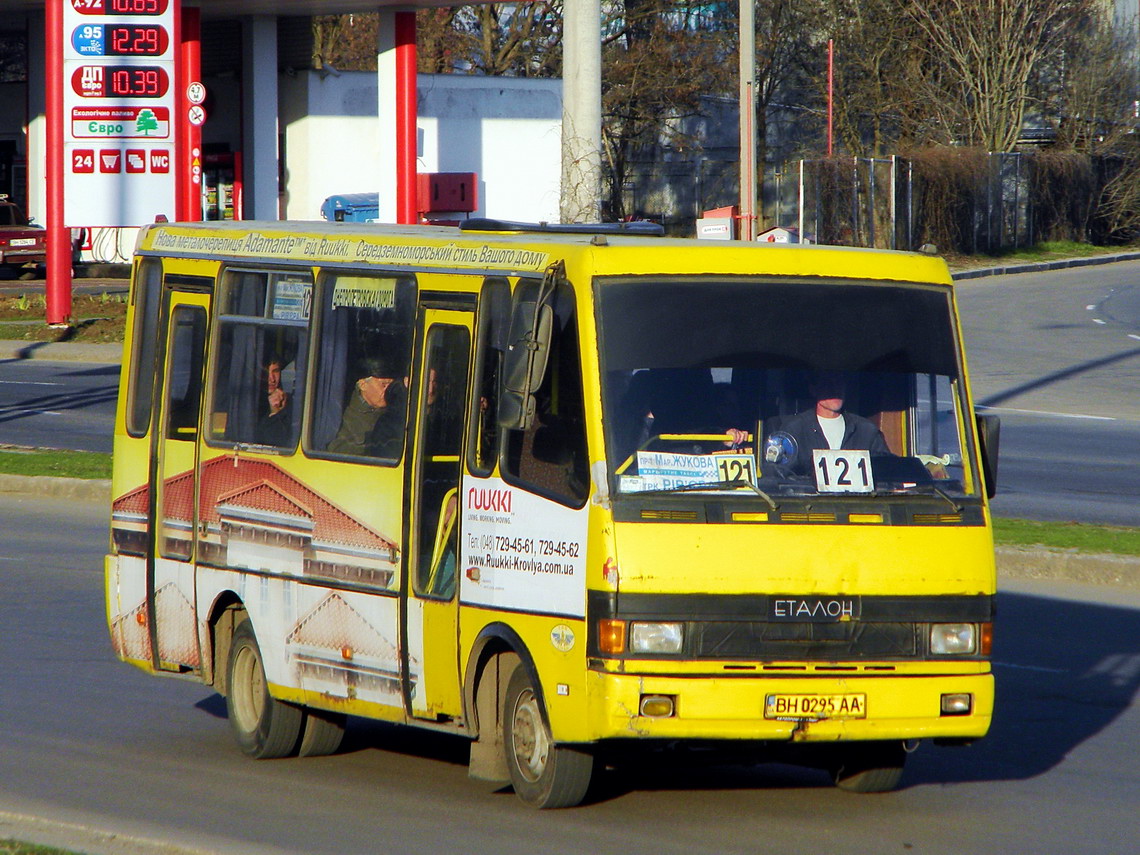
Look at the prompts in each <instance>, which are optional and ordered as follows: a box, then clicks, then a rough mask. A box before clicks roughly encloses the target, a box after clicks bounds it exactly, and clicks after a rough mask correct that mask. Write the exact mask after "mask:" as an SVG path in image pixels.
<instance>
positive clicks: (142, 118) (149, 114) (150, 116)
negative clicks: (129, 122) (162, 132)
mask: <svg viewBox="0 0 1140 855" xmlns="http://www.w3.org/2000/svg"><path fill="white" fill-rule="evenodd" d="M157 130H158V119H157V118H156V117H155V115H154V110H151V109H149V108H148V109H146V110H139V115H138V118H136V119H135V133H136V134H142V135H143V136H147V137H148V136H150V132H151V131H157Z"/></svg>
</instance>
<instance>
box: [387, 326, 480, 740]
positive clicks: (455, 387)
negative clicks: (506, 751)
mask: <svg viewBox="0 0 1140 855" xmlns="http://www.w3.org/2000/svg"><path fill="white" fill-rule="evenodd" d="M472 321H473V316H472V314H471V313H470V312H463V311H454V310H443V309H430V308H427V309H422V310H421V311H420V318H419V335H418V337H417V341H418V342H419V348H420V351H419V353H418V354H417V357H418V358H417V359H416V364H417V366H418V371H417V375H418V376H417V380H416V383H415V384H414V385H415V389H414V394H415V396H416V397H415V398H414V400H415V401H416V402H417V406H416V407H415V409H414V412H415V413H416V414H417V416H416V422H415V427H414V433H413V437H414V439H413V445H412V455H411V460H412V472H411V508H412V516H411V521H410V524H409V526H408V532H409V548H408V550H407V551H406V552H405V555H406V556H407V567H408V570H407V574H406V584H405V586H404V621H403V625H404V630H405V633H406V643H405V644H404V645H403V647H404V650H405V651H406V654H405V662H404V667H405V669H406V672H405V681H406V682H405V685H406V686H408V687H409V688H408V691H409V693H410V697H409V709H410V710H411V713H412V715H414V716H416V717H418V718H428V719H432V720H436V721H445V720H448V719H452V718H457V717H458V716H459V715H460V714H461V713H462V704H461V701H460V690H459V598H458V596H457V592H458V584H457V572H458V558H459V537H460V519H459V513H458V507H459V496H458V491H459V478H460V459H461V457H460V455H461V451H462V448H463V414H464V412H465V410H466V402H467V387H468V374H467V366H468V362H469V356H470V351H471V329H472Z"/></svg>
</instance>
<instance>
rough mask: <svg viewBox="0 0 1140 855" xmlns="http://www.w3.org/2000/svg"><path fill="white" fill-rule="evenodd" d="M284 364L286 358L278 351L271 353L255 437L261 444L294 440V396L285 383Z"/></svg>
mask: <svg viewBox="0 0 1140 855" xmlns="http://www.w3.org/2000/svg"><path fill="white" fill-rule="evenodd" d="M284 368H285V360H284V359H283V358H282V357H281V356H278V355H277V354H276V353H271V354H270V355H269V356H267V357H266V359H265V364H264V365H263V367H262V370H263V372H264V376H265V383H264V388H265V394H264V397H263V399H262V407H261V413H260V415H259V417H258V420H257V424H256V425H255V427H254V437H253V441H254V442H256V443H258V444H260V445H277V446H288V445H292V444H293V396H292V395H290V394H289V393H288V392H286V391H285V389H284V387H282V385H281V372H282V371H283V370H284Z"/></svg>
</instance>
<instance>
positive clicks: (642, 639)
mask: <svg viewBox="0 0 1140 855" xmlns="http://www.w3.org/2000/svg"><path fill="white" fill-rule="evenodd" d="M684 640H685V628H684V624H681V623H641V622H634V623H631V624H630V625H629V649H630V652H631V653H680V652H681V646H682V644H683V643H684Z"/></svg>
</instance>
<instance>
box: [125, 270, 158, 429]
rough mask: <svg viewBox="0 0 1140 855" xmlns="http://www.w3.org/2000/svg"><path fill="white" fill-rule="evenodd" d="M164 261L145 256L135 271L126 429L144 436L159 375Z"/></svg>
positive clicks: (148, 424)
mask: <svg viewBox="0 0 1140 855" xmlns="http://www.w3.org/2000/svg"><path fill="white" fill-rule="evenodd" d="M161 287H162V262H161V261H159V260H158V259H156V258H144V259H142V260H141V261H140V262H139V266H138V269H137V270H136V272H135V287H134V290H133V292H132V297H133V299H134V301H135V326H134V330H133V331H132V336H131V346H132V350H133V351H134V352H133V353H132V354H131V359H130V363H129V364H130V366H131V368H130V371H131V375H130V385H129V386H128V387H127V432H128V433H129V434H130V435H131V436H134V437H139V436H144V435H145V434H146V432H147V430H149V428H150V419H151V412H152V409H153V406H154V378H155V377H156V376H157V367H158V366H157V365H156V363H155V348H156V347H157V345H158V315H159V299H158V298H159V294H160V289H161Z"/></svg>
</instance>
